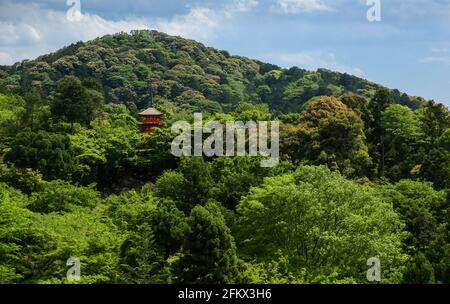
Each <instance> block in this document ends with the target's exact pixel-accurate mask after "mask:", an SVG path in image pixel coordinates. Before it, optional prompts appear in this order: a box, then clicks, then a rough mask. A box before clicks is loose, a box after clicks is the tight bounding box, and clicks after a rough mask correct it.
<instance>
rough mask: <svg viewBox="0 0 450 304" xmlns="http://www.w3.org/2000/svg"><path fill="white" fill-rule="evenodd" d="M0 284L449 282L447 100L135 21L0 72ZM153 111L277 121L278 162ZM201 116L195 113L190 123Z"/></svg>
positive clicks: (182, 116) (177, 116)
mask: <svg viewBox="0 0 450 304" xmlns="http://www.w3.org/2000/svg"><path fill="white" fill-rule="evenodd" d="M0 92H1V93H0V138H1V141H0V282H10V283H14V282H28V283H66V282H67V279H66V271H67V269H68V266H67V265H66V261H67V260H68V259H69V258H70V257H78V258H80V260H81V266H82V269H81V279H82V280H81V282H82V283H178V282H181V283H199V282H203V283H233V282H240V283H368V282H367V279H366V271H367V269H368V268H369V266H367V265H366V261H367V260H368V259H369V258H371V257H379V258H380V260H381V263H382V282H384V283H450V234H449V228H450V227H449V225H450V112H449V110H448V109H447V108H446V107H445V106H443V105H441V104H437V103H435V102H434V101H425V100H424V99H422V98H418V97H410V96H408V95H406V94H402V93H400V92H399V91H397V90H390V89H387V88H384V87H382V86H380V85H377V84H374V83H371V82H369V81H366V80H363V79H360V78H357V77H354V76H351V75H347V74H340V73H335V72H331V71H328V70H318V71H316V72H308V71H305V70H302V69H299V68H291V69H288V70H286V69H281V68H279V67H277V66H274V65H271V64H267V63H262V62H259V61H254V60H250V59H248V58H244V57H238V56H231V55H230V54H228V53H227V52H226V51H218V50H215V49H212V48H207V47H205V46H203V45H201V44H199V43H197V42H195V41H190V40H185V39H182V38H178V37H171V36H168V35H165V34H162V33H158V32H153V31H152V32H149V31H136V32H132V33H131V34H126V33H120V34H116V35H110V36H105V37H102V38H98V39H96V40H94V41H91V42H87V43H81V42H80V43H77V44H74V45H71V46H69V47H67V48H64V49H61V50H59V51H57V52H55V53H53V54H49V55H45V56H42V57H39V58H38V59H36V60H33V61H23V62H20V63H17V64H15V65H14V66H11V67H0ZM150 104H152V105H154V106H155V107H157V108H158V109H160V110H161V111H163V112H164V113H166V115H165V118H164V119H165V124H166V125H170V124H171V123H172V122H174V121H177V120H181V119H183V120H188V121H192V114H193V113H194V112H196V111H202V112H203V113H204V115H205V116H207V117H208V118H211V119H215V120H219V121H227V120H242V121H248V120H270V119H276V120H279V121H280V122H281V132H280V135H281V153H282V162H281V163H280V164H279V165H278V166H277V167H274V168H261V167H260V158H259V157H233V158H229V157H221V158H206V157H205V158H202V157H187V158H182V159H177V158H175V157H173V156H172V155H171V153H170V144H171V142H172V140H173V137H174V135H173V134H171V132H170V129H169V128H163V129H157V130H155V132H154V133H153V134H152V135H146V134H143V133H142V132H141V131H140V130H139V128H138V118H137V116H136V113H137V112H138V110H139V109H143V108H145V107H147V106H149V105H150ZM207 120H208V119H205V121H207Z"/></svg>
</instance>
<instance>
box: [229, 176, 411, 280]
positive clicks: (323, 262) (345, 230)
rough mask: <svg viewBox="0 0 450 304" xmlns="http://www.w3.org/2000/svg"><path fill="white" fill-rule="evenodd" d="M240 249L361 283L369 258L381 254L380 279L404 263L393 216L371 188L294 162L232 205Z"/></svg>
mask: <svg viewBox="0 0 450 304" xmlns="http://www.w3.org/2000/svg"><path fill="white" fill-rule="evenodd" d="M237 210H238V212H239V214H240V215H241V216H240V218H239V224H238V227H237V228H236V229H237V230H236V234H237V238H238V247H239V248H241V250H242V252H243V253H244V254H245V257H246V258H248V259H256V260H258V261H261V262H264V261H270V260H274V259H276V258H277V255H281V256H282V257H285V258H286V260H287V263H288V265H287V267H288V269H289V271H291V272H293V273H295V272H296V271H299V270H300V269H302V268H304V269H306V271H307V276H308V280H313V279H314V277H315V276H319V275H326V276H328V275H331V274H333V273H337V274H338V278H339V279H347V278H353V279H355V280H356V281H357V282H364V281H365V280H366V278H365V272H364V269H365V265H366V261H367V259H368V258H370V257H374V256H377V257H379V258H380V259H381V260H383V264H384V265H385V267H386V270H387V269H389V270H387V271H386V272H384V274H383V278H384V281H385V282H399V280H400V279H401V272H400V267H401V265H402V263H403V262H404V261H405V258H406V256H405V254H404V253H403V252H402V249H401V242H402V239H403V235H402V233H401V223H400V220H399V218H398V215H397V214H396V213H395V212H394V210H393V209H392V206H391V204H390V203H389V202H386V201H384V200H383V199H382V198H380V197H379V195H377V193H376V192H374V191H373V190H372V189H370V188H368V187H365V186H359V185H356V184H354V183H352V182H350V181H347V180H345V178H343V177H342V176H340V175H338V174H337V173H331V172H330V171H329V170H328V169H326V168H324V167H316V168H314V167H299V168H298V169H297V171H296V172H295V173H294V174H288V175H283V176H278V177H273V178H268V179H266V181H265V182H264V184H263V186H262V187H259V188H253V189H252V190H251V191H250V194H249V195H248V196H246V197H245V198H244V199H243V200H242V201H241V202H240V203H239V205H238V207H237Z"/></svg>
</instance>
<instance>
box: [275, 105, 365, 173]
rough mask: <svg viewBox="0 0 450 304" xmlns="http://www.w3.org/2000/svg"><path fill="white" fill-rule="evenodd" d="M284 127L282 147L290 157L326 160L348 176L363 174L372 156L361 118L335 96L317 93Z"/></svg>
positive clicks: (294, 158)
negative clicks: (291, 124)
mask: <svg viewBox="0 0 450 304" xmlns="http://www.w3.org/2000/svg"><path fill="white" fill-rule="evenodd" d="M300 121H301V122H300V124H299V125H297V126H296V127H294V128H291V129H287V130H286V129H285V132H284V136H283V138H282V144H281V145H282V147H281V149H282V151H283V152H284V154H286V155H287V156H289V157H290V159H292V160H293V161H296V162H298V161H304V160H307V161H309V162H311V163H312V164H327V165H328V166H329V167H330V168H332V169H335V170H340V171H341V172H343V173H344V174H345V175H347V176H364V175H366V173H367V171H368V169H369V167H370V165H371V159H370V157H369V154H368V149H367V146H366V144H365V135H364V131H363V128H364V126H363V123H362V120H361V118H360V117H359V116H358V114H356V113H355V112H354V111H353V110H351V109H349V108H348V107H347V106H346V105H344V104H343V103H342V102H341V101H339V100H338V99H337V98H334V97H319V98H317V99H314V100H313V101H311V102H310V104H309V106H308V107H307V109H306V110H305V111H304V112H303V113H302V114H301V117H300Z"/></svg>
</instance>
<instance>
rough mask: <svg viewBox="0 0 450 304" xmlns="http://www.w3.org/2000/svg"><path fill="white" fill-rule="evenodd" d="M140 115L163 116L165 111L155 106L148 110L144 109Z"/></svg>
mask: <svg viewBox="0 0 450 304" xmlns="http://www.w3.org/2000/svg"><path fill="white" fill-rule="evenodd" d="M138 115H141V116H161V115H164V113H162V112H160V111H158V110H156V109H155V108H148V109H147V110H144V111H142V112H141V113H139V114H138Z"/></svg>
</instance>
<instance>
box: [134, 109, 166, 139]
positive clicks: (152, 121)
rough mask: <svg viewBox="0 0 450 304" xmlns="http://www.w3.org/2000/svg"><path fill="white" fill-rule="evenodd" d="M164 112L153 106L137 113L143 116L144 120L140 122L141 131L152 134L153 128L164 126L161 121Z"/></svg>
mask: <svg viewBox="0 0 450 304" xmlns="http://www.w3.org/2000/svg"><path fill="white" fill-rule="evenodd" d="M163 115H164V114H163V113H161V112H160V111H158V110H156V109H155V108H148V109H147V110H145V111H143V112H141V113H139V116H142V117H144V122H143V123H141V124H140V126H141V129H142V131H143V132H145V133H147V134H152V132H153V129H154V128H162V127H164V125H163V123H162V122H161V118H162V116H163Z"/></svg>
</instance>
